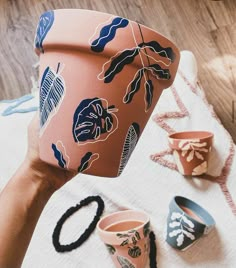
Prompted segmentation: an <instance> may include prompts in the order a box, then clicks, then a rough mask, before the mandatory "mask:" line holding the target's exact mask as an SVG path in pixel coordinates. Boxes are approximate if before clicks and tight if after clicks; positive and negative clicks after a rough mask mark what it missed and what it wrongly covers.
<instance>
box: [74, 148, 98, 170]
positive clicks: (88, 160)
mask: <svg viewBox="0 0 236 268" xmlns="http://www.w3.org/2000/svg"><path fill="white" fill-rule="evenodd" d="M98 158H99V154H98V153H95V154H93V153H91V152H87V153H86V154H85V155H84V156H83V157H82V159H81V162H80V166H79V168H78V172H83V171H85V170H87V169H89V168H90V167H91V165H92V163H93V162H94V161H96V160H97V159H98Z"/></svg>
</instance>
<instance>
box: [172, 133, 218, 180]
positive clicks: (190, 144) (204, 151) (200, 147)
mask: <svg viewBox="0 0 236 268" xmlns="http://www.w3.org/2000/svg"><path fill="white" fill-rule="evenodd" d="M213 136H214V135H213V133H211V132H208V131H183V132H176V133H173V134H170V135H169V146H170V148H171V149H172V150H173V156H174V159H175V162H176V165H177V167H178V170H179V172H180V173H181V174H183V175H186V176H199V175H202V174H204V173H206V172H207V168H208V161H209V155H210V152H211V150H212V144H213Z"/></svg>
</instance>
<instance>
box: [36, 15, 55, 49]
mask: <svg viewBox="0 0 236 268" xmlns="http://www.w3.org/2000/svg"><path fill="white" fill-rule="evenodd" d="M53 22H54V11H53V10H51V11H47V12H45V13H43V15H42V16H41V17H40V19H39V23H38V27H37V30H36V35H35V41H34V42H35V47H36V48H37V49H39V50H40V51H41V52H44V50H43V40H44V39H45V37H46V35H47V33H48V32H49V30H50V28H51V27H52V25H53Z"/></svg>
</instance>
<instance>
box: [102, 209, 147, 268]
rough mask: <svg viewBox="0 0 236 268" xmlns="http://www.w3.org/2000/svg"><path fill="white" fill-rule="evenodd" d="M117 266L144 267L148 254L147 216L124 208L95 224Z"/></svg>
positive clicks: (126, 267)
mask: <svg viewBox="0 0 236 268" xmlns="http://www.w3.org/2000/svg"><path fill="white" fill-rule="evenodd" d="M97 229H98V233H99V236H100V238H101V240H102V241H103V242H104V243H105V245H106V247H107V249H108V251H109V253H110V255H111V257H112V260H113V261H114V264H115V266H116V267H117V268H144V267H145V265H146V262H147V258H148V254H149V238H148V237H149V232H150V220H149V216H148V215H147V214H146V213H144V212H142V211H136V210H125V211H120V212H116V213H113V214H110V215H108V216H106V217H104V218H102V219H101V220H100V221H99V223H98V225H97Z"/></svg>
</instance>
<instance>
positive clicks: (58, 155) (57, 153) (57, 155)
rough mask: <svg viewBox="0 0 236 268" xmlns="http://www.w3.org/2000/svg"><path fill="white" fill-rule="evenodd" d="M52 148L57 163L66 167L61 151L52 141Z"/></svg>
mask: <svg viewBox="0 0 236 268" xmlns="http://www.w3.org/2000/svg"><path fill="white" fill-rule="evenodd" d="M52 149H53V151H54V156H55V158H56V159H57V160H58V165H59V166H60V167H62V168H65V167H66V160H65V159H64V157H63V155H62V152H61V151H59V150H58V149H57V146H56V145H55V144H54V143H53V144H52Z"/></svg>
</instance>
